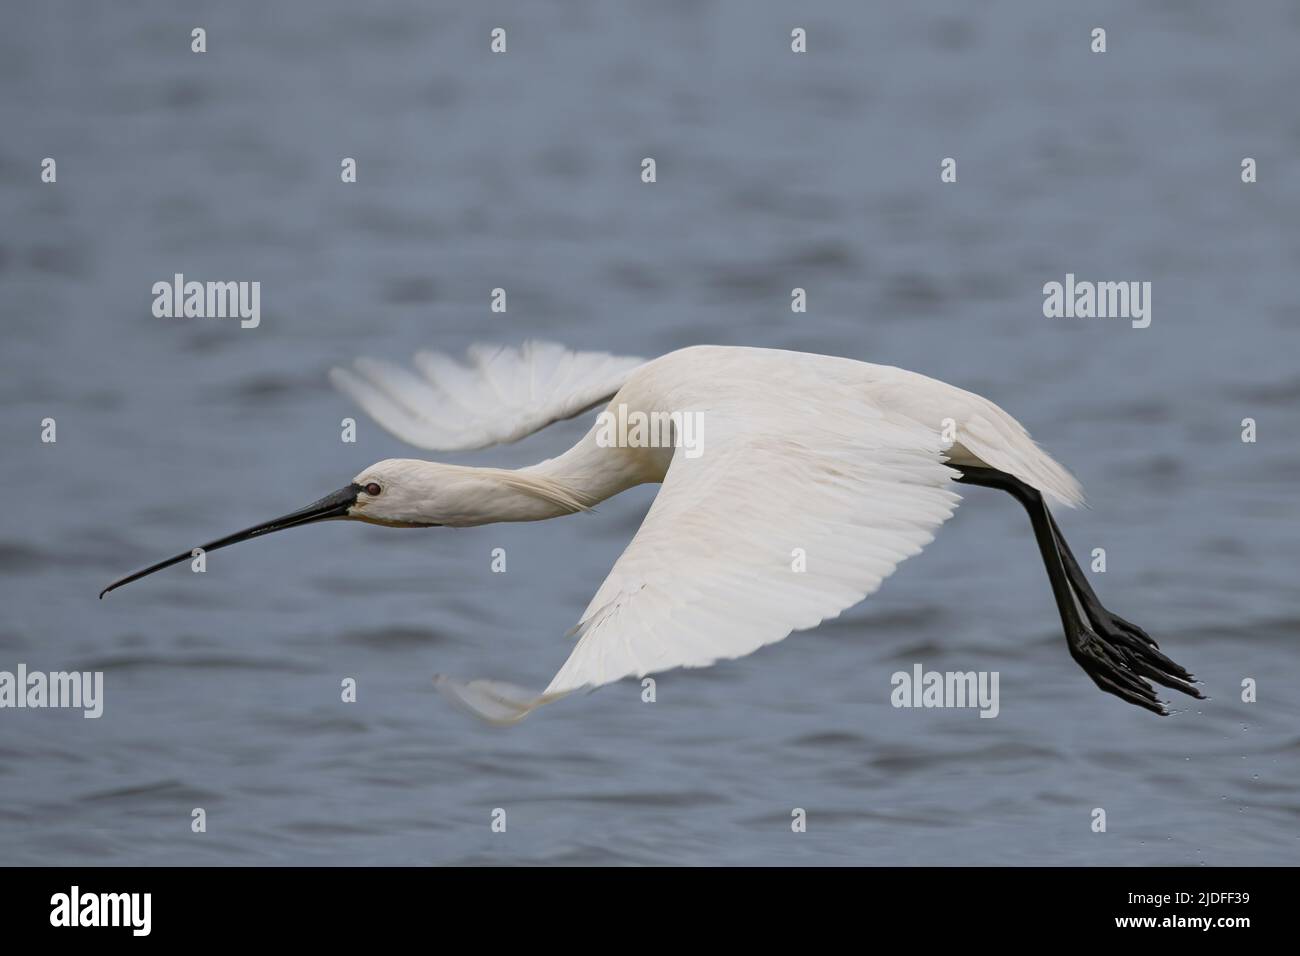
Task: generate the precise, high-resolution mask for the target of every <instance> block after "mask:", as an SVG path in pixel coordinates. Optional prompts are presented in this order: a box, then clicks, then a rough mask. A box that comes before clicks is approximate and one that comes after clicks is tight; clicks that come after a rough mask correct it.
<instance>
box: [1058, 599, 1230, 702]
mask: <svg viewBox="0 0 1300 956" xmlns="http://www.w3.org/2000/svg"><path fill="white" fill-rule="evenodd" d="M1085 613H1086V614H1087V617H1088V623H1089V624H1090V625H1091V627H1087V628H1084V630H1083V632H1082V633H1081V634H1079V635H1077V636H1076V637H1075V638H1074V639H1073V640H1071V641H1070V642H1069V643H1070V656H1071V657H1073V658H1074V659H1075V661H1076V662H1077V663H1078V664H1079V666H1080V667H1082V668H1083V669H1084V670H1085V671H1087V672H1088V676H1089V677H1091V678H1092V680H1093V682H1094V683H1095V684H1096V685H1097V686H1098V687H1100V688H1101V689H1102V690H1104V691H1106V692H1108V693H1111V694H1114V695H1115V696H1117V697H1121V698H1123V699H1124V700H1126V701H1128V702H1129V703H1130V704H1137V705H1138V706H1139V707H1145V708H1146V709H1147V710H1151V711H1154V712H1155V713H1157V714H1167V713H1168V712H1167V711H1166V710H1165V709H1164V705H1163V704H1162V703H1161V702H1160V700H1159V699H1158V698H1157V697H1156V695H1155V691H1154V690H1153V689H1152V687H1151V684H1150V683H1148V681H1147V678H1149V679H1150V680H1153V681H1155V682H1156V683H1157V684H1162V685H1164V686H1165V687H1170V688H1172V689H1174V690H1176V691H1180V692H1181V693H1184V694H1187V695H1188V696H1189V697H1195V698H1196V699H1197V700H1204V699H1205V695H1204V694H1202V693H1201V692H1200V690H1198V689H1197V688H1196V686H1195V685H1194V681H1195V678H1194V677H1193V676H1192V675H1191V674H1190V673H1189V672H1188V671H1187V670H1186V669H1185V668H1184V667H1182V666H1181V665H1180V664H1177V663H1175V662H1174V661H1173V660H1170V659H1169V658H1168V657H1166V656H1165V655H1164V654H1163V653H1161V651H1160V648H1159V647H1158V646H1157V645H1156V642H1155V641H1154V640H1152V639H1151V637H1150V635H1148V634H1147V632H1146V631H1144V630H1142V628H1140V627H1138V626H1137V625H1136V624H1130V623H1129V622H1128V621H1126V620H1124V618H1122V617H1120V616H1119V615H1117V614H1112V613H1111V612H1110V611H1107V610H1106V609H1105V608H1103V607H1100V605H1099V606H1098V609H1097V610H1094V609H1093V608H1089V607H1087V606H1086V605H1085Z"/></svg>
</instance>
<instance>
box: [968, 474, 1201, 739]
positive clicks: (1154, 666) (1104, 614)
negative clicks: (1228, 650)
mask: <svg viewBox="0 0 1300 956" xmlns="http://www.w3.org/2000/svg"><path fill="white" fill-rule="evenodd" d="M953 467H955V468H957V471H959V472H960V473H961V477H959V478H958V479H957V480H958V481H962V482H965V483H967V484H972V485H981V486H983V487H986V488H997V489H999V490H1001V491H1005V492H1007V493H1009V494H1010V495H1011V496H1012V497H1014V498H1015V499H1016V500H1017V501H1019V502H1020V503H1021V505H1023V506H1024V508H1025V511H1027V512H1028V513H1029V520H1030V522H1031V523H1032V525H1033V528H1034V538H1035V540H1037V542H1038V550H1039V552H1040V553H1041V554H1042V558H1043V566H1044V568H1046V570H1047V578H1048V581H1049V582H1051V585H1052V595H1053V597H1055V599H1056V607H1057V610H1058V611H1059V612H1060V615H1061V626H1062V627H1063V628H1064V630H1065V640H1066V644H1067V645H1068V647H1069V649H1070V656H1071V657H1073V658H1074V660H1075V662H1076V663H1077V664H1079V666H1080V667H1082V668H1083V669H1084V671H1085V672H1087V674H1088V676H1089V677H1091V678H1092V680H1093V683H1095V684H1096V685H1097V686H1098V687H1100V688H1101V689H1102V690H1104V691H1106V692H1107V693H1109V694H1114V695H1115V696H1116V697H1120V698H1123V699H1124V700H1126V701H1128V702H1129V703H1130V704H1136V705H1138V706H1139V707H1145V708H1146V709H1147V710H1150V711H1153V712H1155V713H1157V714H1164V713H1165V709H1164V706H1163V705H1162V704H1161V702H1160V700H1159V699H1158V698H1157V697H1156V694H1155V691H1154V690H1153V689H1152V687H1151V685H1150V683H1148V681H1147V680H1146V678H1150V679H1151V680H1154V681H1157V682H1158V683H1161V684H1163V685H1165V686H1166V687H1171V688H1173V689H1175V690H1179V691H1182V692H1183V693H1184V694H1190V695H1191V696H1193V697H1201V693H1200V691H1198V690H1197V689H1196V688H1195V687H1194V686H1192V684H1191V681H1192V675H1191V674H1189V673H1188V672H1187V671H1186V670H1184V669H1183V668H1182V667H1180V666H1179V665H1177V664H1175V663H1174V662H1173V661H1171V660H1170V659H1169V658H1168V657H1166V656H1165V655H1164V654H1162V653H1160V651H1159V649H1158V648H1157V646H1156V642H1155V641H1154V640H1152V639H1151V637H1150V636H1148V635H1147V633H1146V632H1145V631H1143V630H1142V629H1141V628H1139V627H1137V626H1136V625H1134V624H1130V623H1129V622H1128V621H1125V620H1124V619H1123V618H1121V617H1119V616H1118V615H1115V614H1112V613H1111V612H1110V611H1108V610H1106V608H1105V607H1103V606H1102V603H1101V601H1100V600H1098V598H1097V594H1096V592H1094V591H1093V589H1092V586H1091V584H1089V582H1088V580H1087V578H1086V577H1085V576H1084V574H1083V571H1082V569H1080V567H1079V564H1078V562H1077V561H1075V559H1074V555H1073V554H1072V553H1071V552H1070V549H1069V546H1068V545H1066V543H1065V538H1064V536H1063V535H1062V534H1061V530H1060V528H1059V527H1057V525H1056V521H1055V519H1053V518H1052V513H1051V512H1050V511H1049V510H1048V508H1047V504H1046V502H1044V501H1043V496H1042V495H1041V494H1039V492H1038V491H1037V490H1036V489H1034V488H1031V487H1030V486H1029V485H1027V484H1025V483H1024V482H1023V481H1021V480H1020V479H1018V478H1014V477H1012V476H1011V475H1008V474H1006V473H1005V472H1002V471H998V470H997V469H995V468H975V467H966V466H960V467H959V466H953Z"/></svg>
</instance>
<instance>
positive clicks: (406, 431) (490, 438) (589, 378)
mask: <svg viewBox="0 0 1300 956" xmlns="http://www.w3.org/2000/svg"><path fill="white" fill-rule="evenodd" d="M644 363H645V360H644V359H639V358H628V357H623V356H616V355H610V354H608V353H606V352H573V351H570V350H569V349H566V348H565V347H564V346H562V345H555V344H552V343H549V342H525V343H524V344H523V346H521V347H519V348H513V347H510V346H495V345H471V346H470V348H469V355H468V365H462V364H461V363H459V362H457V361H456V360H455V359H453V358H451V357H450V356H447V355H444V354H442V353H440V352H420V353H418V354H417V355H416V356H415V359H414V365H415V369H416V371H414V372H412V371H409V370H408V369H405V368H403V367H401V366H399V365H395V364H393V363H391V362H384V361H381V360H379V359H368V358H359V359H357V360H356V361H355V362H354V363H353V364H352V367H351V368H334V369H331V370H330V381H331V382H333V383H334V384H335V386H337V387H338V388H339V389H341V390H342V391H344V392H346V393H347V394H348V395H350V396H352V398H354V399H355V400H356V401H357V403H358V404H359V405H360V406H361V407H362V408H363V409H365V410H366V413H367V414H369V415H370V416H371V417H372V418H373V419H374V420H375V421H377V422H378V423H379V424H380V425H381V426H383V427H384V428H385V429H387V430H388V431H389V432H391V433H392V434H394V435H396V436H397V437H398V438H400V439H402V440H403V441H406V442H409V443H410V444H412V445H415V446H416V447H418V448H428V449H432V450H435V451H471V450H474V449H477V448H487V447H488V446H490V445H501V444H508V443H509V442H513V441H518V440H519V439H520V438H523V437H524V436H525V435H530V434H532V433H533V432H535V431H538V430H539V429H542V428H545V427H546V426H547V425H549V424H551V423H552V422H557V421H560V420H562V419H565V418H572V417H573V416H574V415H577V414H579V413H580V412H583V411H586V410H587V409H589V408H592V407H593V406H595V405H598V404H600V403H601V402H604V401H607V400H608V399H609V398H611V397H612V396H613V395H614V393H615V392H617V391H618V390H619V389H620V388H621V387H622V385H623V383H624V382H625V381H626V380H627V377H628V375H630V374H631V373H632V370H633V369H635V368H637V367H638V366H640V365H643V364H644Z"/></svg>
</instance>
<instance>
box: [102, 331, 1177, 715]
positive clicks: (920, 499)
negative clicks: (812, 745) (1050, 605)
mask: <svg viewBox="0 0 1300 956" xmlns="http://www.w3.org/2000/svg"><path fill="white" fill-rule="evenodd" d="M414 365H415V369H416V370H415V371H414V372H413V371H410V370H408V369H406V368H404V367H402V366H398V365H394V364H392V363H387V362H381V361H376V360H373V359H358V360H357V361H356V362H355V363H354V364H353V365H352V367H350V368H336V369H333V370H332V371H331V373H330V377H331V379H332V381H333V382H334V383H335V385H336V386H338V387H339V388H340V389H342V390H343V391H344V392H346V393H347V394H349V395H350V396H352V397H353V398H354V399H355V400H356V401H357V402H358V403H359V404H360V405H361V406H362V408H364V409H365V410H366V412H367V413H368V414H370V415H371V416H372V417H373V418H374V419H375V420H376V421H377V422H378V423H379V424H380V425H382V426H383V427H384V428H385V429H387V430H388V431H390V432H392V433H393V434H394V435H396V436H397V437H398V438H401V439H403V440H404V441H407V442H409V443H410V444H412V445H415V446H417V447H419V448H424V449H433V450H439V451H468V450H474V449H481V448H487V447H489V446H492V445H498V444H504V443H508V442H513V441H517V440H519V439H520V438H523V437H524V436H525V435H529V434H531V433H533V432H535V431H538V430H540V429H542V428H545V427H546V426H547V425H549V424H551V423H552V422H556V421H560V420H563V419H568V418H572V417H574V416H576V415H579V414H581V413H583V412H585V411H591V410H594V409H596V408H598V407H600V406H605V410H604V411H602V412H601V413H600V415H599V416H598V417H597V421H596V424H595V425H593V427H592V428H591V429H590V430H589V431H588V432H587V433H586V434H585V435H584V436H583V437H582V438H581V439H580V440H579V441H578V443H577V444H576V445H574V446H573V447H572V448H570V449H569V450H568V451H566V452H564V453H563V454H562V455H559V456H557V457H555V458H551V459H548V460H546V461H543V462H540V463H539V464H536V465H532V466H530V467H527V468H521V469H517V470H510V469H501V468H472V467H466V466H461V465H449V464H439V463H436V462H431V461H421V460H415V459H387V460H385V461H380V462H377V463H375V464H373V465H371V466H370V467H369V468H366V469H364V470H362V471H361V473H360V474H358V475H357V476H356V477H355V478H354V479H353V480H352V481H351V482H350V483H349V484H348V485H347V486H346V487H344V488H342V489H341V490H339V491H336V492H334V493H333V494H330V495H326V496H325V497H324V498H321V499H320V500H319V501H316V502H313V503H312V504H310V505H308V506H307V507H305V508H302V509H300V510H298V511H294V512H292V513H290V514H287V515H284V516H283V517H280V518H276V519H275V520H273V521H268V522H266V523H264V524H260V525H256V526H254V527H251V528H248V529H245V530H244V531H239V532H236V533H235V534H232V535H229V536H227V537H224V538H220V539H218V540H216V541H212V542H210V543H208V544H206V545H203V546H202V548H203V550H204V551H205V552H207V551H215V550H217V549H218V548H224V547H227V546H228V545H232V544H236V543H238V542H240V541H246V540H248V539H250V538H256V537H260V536H262V535H266V534H270V533H272V532H275V531H282V530H284V529H287V528H296V527H299V526H301V525H306V524H311V523H314V522H317V521H325V520H331V519H349V520H353V521H365V522H369V523H371V524H380V525H387V526H390V527H398V528H426V527H470V526H474V525H482V524H489V523H492V522H498V521H539V520H542V519H545V518H554V517H558V516H561V515H567V514H573V513H576V512H582V511H587V510H589V509H591V508H592V507H593V506H594V505H596V504H597V503H598V502H600V501H603V500H605V499H607V498H610V497H612V496H613V495H616V494H618V493H619V492H621V491H625V490H627V489H628V488H631V487H634V486H636V485H640V484H643V483H646V482H660V483H662V485H663V487H662V488H661V489H660V491H659V493H658V495H657V496H656V498H655V500H654V503H653V504H652V505H651V507H650V510H649V512H648V513H647V514H646V517H645V520H644V521H643V522H642V524H641V527H640V529H639V530H638V531H637V533H636V536H635V537H634V538H633V539H632V542H631V544H629V545H628V547H627V549H626V550H625V551H624V552H623V554H622V555H621V556H620V557H619V559H618V560H617V561H616V562H615V563H614V567H613V569H612V570H611V571H610V573H609V576H608V577H607V578H606V579H605V581H604V583H602V584H601V586H600V588H599V589H598V590H597V591H596V596H595V597H594V598H592V600H591V603H590V604H589V605H588V606H587V609H586V611H585V612H584V613H583V615H582V617H581V619H580V620H579V622H578V624H577V626H576V627H575V628H574V629H573V631H572V634H573V635H574V636H575V637H576V643H575V646H574V648H573V650H572V652H571V653H570V655H569V658H568V660H567V661H566V662H565V663H564V665H563V666H562V667H561V668H560V671H559V673H557V674H556V675H555V677H554V679H553V680H552V681H551V683H550V685H549V686H548V687H547V688H546V689H545V690H544V691H542V692H541V693H540V694H535V693H531V692H529V691H526V690H524V689H523V688H520V687H516V686H514V685H512V684H507V683H504V682H501V681H492V680H472V681H467V682H465V681H459V680H453V679H451V678H448V677H441V676H440V677H437V678H435V679H434V683H435V686H437V687H438V689H439V690H440V691H442V692H443V693H445V694H447V695H448V696H449V697H451V698H452V699H453V700H454V701H456V702H457V703H458V704H460V705H461V706H462V707H464V708H465V709H468V710H469V711H471V712H472V713H474V714H476V715H477V716H479V717H482V718H484V719H486V720H489V721H491V722H494V723H514V722H515V721H518V720H520V719H522V718H523V717H525V716H527V715H528V714H529V713H530V712H531V711H532V710H534V709H535V708H536V707H538V706H540V705H541V704H544V703H547V702H550V701H553V700H556V699H557V698H560V697H563V696H565V695H567V694H569V693H571V692H573V691H576V690H579V689H584V688H594V687H598V686H600V685H602V684H608V683H611V682H613V681H617V680H619V679H621V678H624V677H630V676H636V677H642V676H644V675H646V674H650V673H656V672H659V671H664V670H668V669H671V668H675V667H703V666H706V665H709V664H712V663H714V662H716V661H719V660H726V659H731V658H736V657H741V656H744V655H746V654H749V653H751V652H753V651H755V650H757V649H758V648H760V647H763V646H765V645H767V644H772V643H775V642H776V641H779V640H781V639H782V638H784V637H785V636H787V635H788V634H790V633H791V632H792V631H797V630H804V629H807V628H811V627H814V626H816V625H817V624H818V623H819V622H821V621H823V620H825V619H827V618H833V617H836V616H837V615H838V614H839V613H840V612H842V611H844V610H845V609H847V608H850V607H852V606H853V605H855V604H857V603H858V602H859V601H861V600H862V599H863V598H864V597H866V596H867V595H868V594H871V593H872V592H874V591H875V590H876V589H877V588H878V587H880V585H881V583H882V582H883V581H884V579H885V578H886V577H887V576H888V575H889V574H891V573H892V572H893V570H894V568H895V567H897V566H898V564H899V563H900V562H901V561H902V560H903V559H904V558H907V557H909V556H911V555H913V554H916V553H917V552H918V551H920V550H921V548H923V547H924V546H925V545H926V544H928V543H929V542H930V541H931V540H932V539H933V537H934V532H935V530H936V529H937V528H938V527H939V525H941V524H943V522H944V521H945V520H946V519H947V518H948V517H949V516H950V515H951V514H952V513H953V510H954V509H955V508H956V506H957V503H958V502H959V501H960V500H961V496H960V495H959V494H958V493H957V491H956V490H955V488H956V485H958V484H966V485H979V486H983V487H986V488H994V489H998V490H1001V491H1005V492H1007V493H1008V494H1010V495H1011V496H1012V497H1013V498H1015V499H1016V500H1017V501H1019V502H1020V504H1021V505H1023V506H1024V508H1025V510H1026V511H1027V512H1028V514H1029V519H1030V525H1031V527H1032V529H1033V534H1034V538H1035V540H1036V541H1037V544H1038V550H1039V553H1040V555H1041V557H1042V561H1043V565H1044V567H1045V568H1046V570H1047V578H1048V581H1049V582H1050V584H1051V588H1052V595H1053V597H1054V598H1055V600H1056V605H1057V609H1058V610H1059V612H1060V616H1061V624H1062V626H1063V628H1064V630H1065V640H1066V645H1067V647H1068V648H1069V652H1070V656H1071V657H1073V658H1074V660H1075V662H1076V663H1078V665H1079V666H1080V667H1082V668H1083V670H1084V671H1085V672H1086V673H1087V674H1088V676H1089V677H1090V678H1092V680H1093V682H1094V683H1096V685H1097V686H1098V687H1100V688H1101V689H1102V690H1103V691H1106V692H1107V693H1109V694H1114V695H1115V696H1116V697H1119V698H1121V699H1123V700H1126V701H1128V702H1129V703H1131V704H1136V705H1137V706H1139V707H1144V708H1146V709H1147V710H1150V711H1154V712H1155V713H1158V714H1164V713H1166V711H1165V709H1164V705H1163V703H1162V702H1161V701H1160V700H1159V698H1158V697H1157V696H1156V693H1155V691H1154V689H1153V688H1152V686H1151V681H1155V682H1156V683H1158V684H1162V685H1164V686H1165V687H1169V688H1172V689H1174V690H1178V691H1181V692H1182V693H1184V694H1188V695H1190V696H1192V697H1197V698H1200V697H1201V696H1202V695H1201V693H1200V691H1199V690H1198V689H1197V687H1196V686H1195V681H1194V679H1193V677H1192V675H1191V674H1189V673H1188V672H1187V671H1186V670H1184V669H1183V668H1182V667H1181V666H1179V665H1178V664H1176V663H1174V662H1173V661H1172V660H1170V659H1169V658H1168V657H1166V656H1165V655H1164V654H1163V653H1161V651H1160V650H1159V648H1158V647H1157V645H1156V642H1155V641H1154V640H1152V639H1151V637H1149V636H1148V635H1147V633H1146V632H1145V631H1143V630H1142V629H1141V628H1140V627H1138V626H1136V625H1134V624H1131V623H1129V622H1128V621H1126V620H1124V619H1123V618H1122V617H1119V616H1118V615H1116V614H1114V613H1112V612H1110V611H1108V610H1107V609H1106V608H1105V607H1103V606H1102V604H1101V601H1100V600H1098V598H1097V595H1096V593H1095V592H1094V591H1093V589H1092V587H1091V585H1090V584H1089V583H1088V580H1087V578H1086V577H1085V576H1084V573H1083V571H1082V570H1081V569H1080V567H1079V564H1078V562H1077V561H1076V560H1075V558H1074V555H1073V554H1071V553H1070V549H1069V547H1068V546H1067V545H1066V543H1065V538H1064V537H1063V536H1062V534H1061V529H1060V528H1059V527H1058V526H1057V524H1056V521H1055V520H1054V519H1053V517H1052V513H1051V511H1050V510H1048V506H1047V502H1048V500H1049V499H1050V500H1051V501H1054V502H1056V503H1058V504H1062V505H1067V506H1076V505H1078V504H1080V503H1082V500H1083V495H1082V491H1081V489H1080V488H1079V485H1078V483H1077V482H1076V481H1075V479H1074V478H1073V477H1072V476H1071V475H1070V473H1069V472H1067V471H1066V470H1065V469H1064V468H1063V467H1062V466H1061V465H1059V464H1058V463H1057V462H1056V461H1054V460H1053V459H1052V458H1051V457H1050V456H1049V455H1048V454H1047V453H1046V452H1044V451H1043V450H1042V449H1041V448H1039V447H1038V445H1037V444H1035V443H1034V441H1033V440H1032V439H1031V438H1030V437H1029V434H1028V433H1027V432H1026V431H1025V429H1024V428H1023V427H1022V426H1021V425H1020V424H1019V423H1018V422H1017V421H1016V420H1015V419H1014V418H1012V417H1011V416H1010V415H1008V414H1007V413H1006V412H1004V411H1003V410H1002V409H1001V408H999V407H998V406H997V405H995V404H993V403H992V402H990V401H989V400H987V399H985V398H982V397H980V396H978V395H975V394H973V393H971V392H967V391H963V390H962V389H959V388H956V387H954V386H952V385H948V384H946V383H944V382H940V381H938V380H936V379H932V378H927V377H926V376H924V375H919V374H917V373H915V372H909V371H905V370H903V369H899V368H893V367H890V366H883V365H872V364H868V363H866V362H859V361H854V360H852V359H846V358H837V357H832V356H825V355H813V354H809V353H805V352H791V351H783V350H777V349H760V348H740V347H723V346H693V347H691V348H685V349H681V350H679V351H675V352H670V353H668V354H667V355H663V356H661V357H660V358H657V359H653V360H651V361H646V360H644V359H639V358H627V357H619V356H613V355H609V354H606V353H603V352H575V351H571V350H569V349H566V348H564V347H562V346H559V345H554V344H550V343H543V342H529V343H526V344H524V345H523V346H522V347H520V348H510V347H500V346H487V345H476V346H472V347H471V348H470V350H469V355H468V362H467V363H461V362H458V361H456V360H454V359H452V358H450V357H448V356H446V355H443V354H440V353H433V352H422V353H419V354H418V355H416V356H415V359H414ZM692 434H693V440H692V441H689V442H688V441H686V440H684V438H685V437H687V436H689V435H692ZM191 554H192V552H191V551H185V552H182V553H181V554H178V555H176V556H175V557H173V558H170V559H168V560H166V561H161V562H159V563H158V564H155V565H152V566H150V567H148V568H144V569H143V570H140V571H137V572H135V573H134V574H131V575H129V576H127V577H125V578H122V579H121V580H119V581H117V582H115V583H113V584H111V585H109V586H108V587H107V588H105V589H104V591H103V592H101V593H100V597H101V598H102V597H103V596H104V594H106V593H108V592H109V591H112V590H113V589H115V588H118V587H121V586H122V585H124V584H127V583H129V582H131V581H135V580H137V579H139V578H142V577H144V576H146V575H149V574H153V573H154V572H155V571H159V570H161V569H163V568H166V567H169V566H171V565H173V564H177V563H179V562H181V561H185V560H188V559H189V558H190V557H191ZM795 554H801V555H803V556H804V557H805V566H803V567H800V566H799V562H798V561H795V560H792V555H795Z"/></svg>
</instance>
